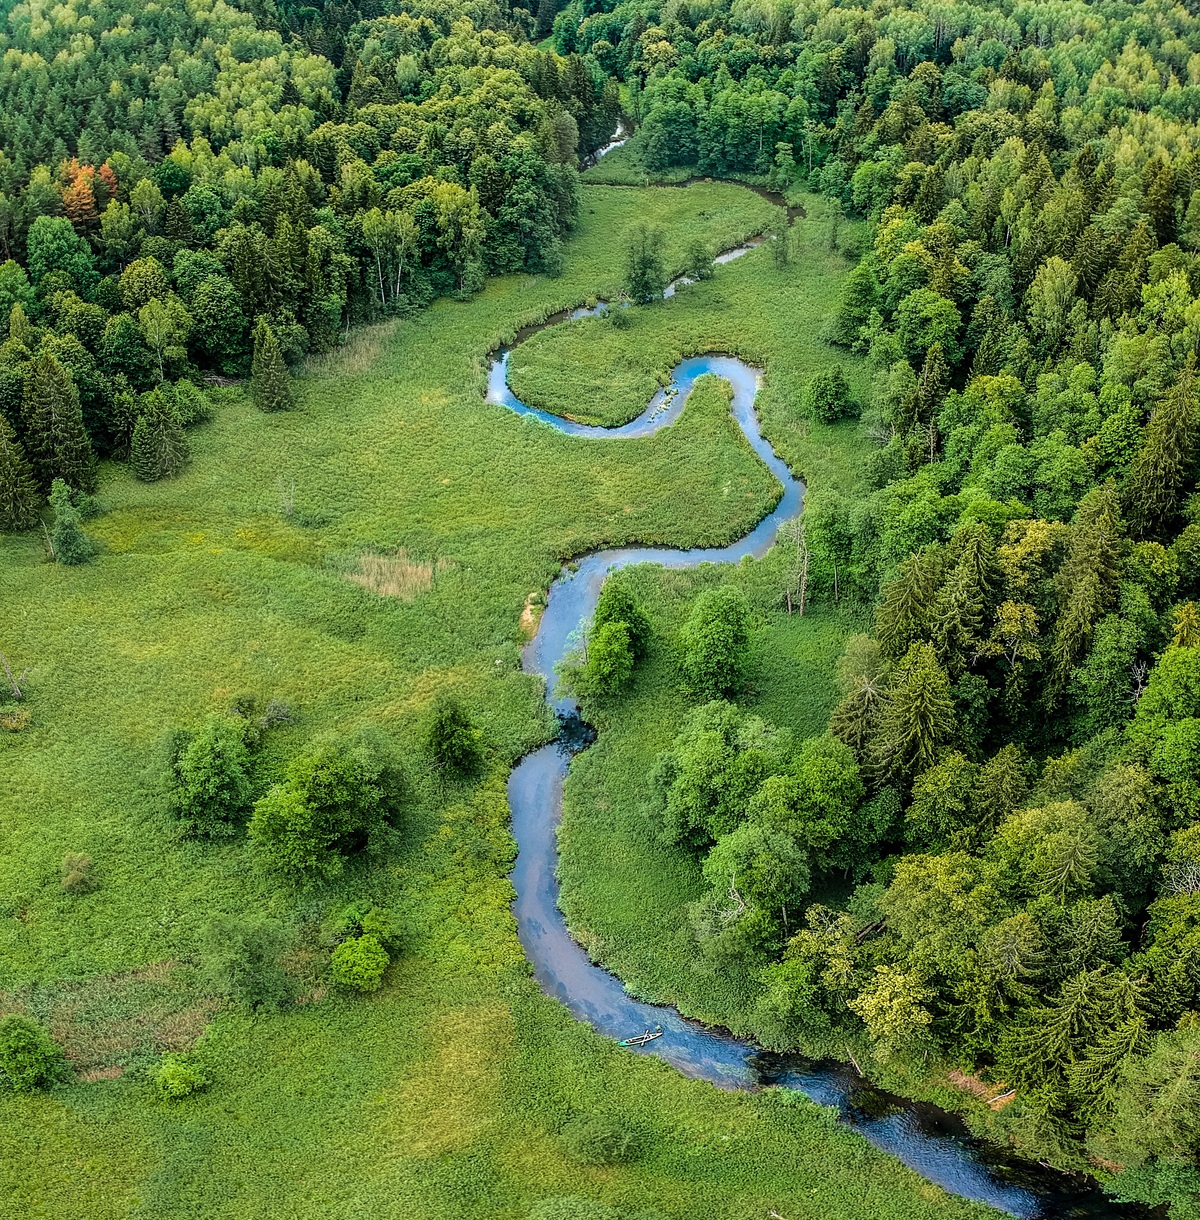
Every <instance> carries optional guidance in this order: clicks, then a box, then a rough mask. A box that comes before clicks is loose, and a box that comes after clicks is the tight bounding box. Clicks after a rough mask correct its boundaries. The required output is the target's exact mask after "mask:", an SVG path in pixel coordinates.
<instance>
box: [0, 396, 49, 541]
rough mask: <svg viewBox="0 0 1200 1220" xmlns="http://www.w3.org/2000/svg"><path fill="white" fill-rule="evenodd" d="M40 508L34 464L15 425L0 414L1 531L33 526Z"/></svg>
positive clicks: (24, 528)
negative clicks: (26, 453)
mask: <svg viewBox="0 0 1200 1220" xmlns="http://www.w3.org/2000/svg"><path fill="white" fill-rule="evenodd" d="M40 508H41V497H40V496H39V495H38V488H37V482H36V480H35V479H34V477H33V468H32V467H31V466H30V465H29V462H28V461H27V460H26V458H25V450H24V449H23V448H22V447H21V442H20V441H19V440H17V434H16V433H15V432H14V431H13V429H12V425H11V424H10V423H9V422H8V420H7V419H5V418H4V416H3V415H2V414H0V531H4V530H27V529H30V528H31V527H32V526H34V525H36V524H37V521H38V514H39V511H40Z"/></svg>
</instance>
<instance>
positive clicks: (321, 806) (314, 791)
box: [249, 741, 402, 880]
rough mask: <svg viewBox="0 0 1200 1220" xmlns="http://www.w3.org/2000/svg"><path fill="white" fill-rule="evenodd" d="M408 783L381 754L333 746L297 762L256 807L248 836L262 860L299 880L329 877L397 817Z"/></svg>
mask: <svg viewBox="0 0 1200 1220" xmlns="http://www.w3.org/2000/svg"><path fill="white" fill-rule="evenodd" d="M401 797H402V780H401V777H400V774H399V772H398V770H397V768H396V766H395V764H393V763H392V762H391V760H390V759H388V757H387V756H386V754H384V753H383V751H382V750H381V749H379V748H378V747H375V746H373V745H371V744H370V743H367V742H363V741H333V742H328V743H326V744H323V745H318V746H315V747H314V748H313V749H311V750H309V751H308V752H307V753H304V754H301V755H299V756H298V757H296V758H294V759H292V761H291V762H290V763H289V764H288V767H287V772H286V778H285V779H284V780H283V782H282V783H279V784H276V785H275V787H273V788H272V789H271V790H270V791H269V792H268V793H267V794H266V795H265V796H263V797H262V798H260V799H259V801H258V802H257V803H256V804H255V806H254V813H253V815H252V816H251V818H250V825H249V832H250V839H251V841H252V842H253V844H254V846H255V847H256V848H257V850H258V852H259V855H260V858H261V859H262V861H263V863H264V864H265V865H266V866H267V867H268V868H271V869H273V870H276V871H278V872H280V873H283V874H285V875H288V876H290V877H292V878H295V879H297V880H331V879H332V878H335V877H337V876H339V875H340V874H341V873H342V871H343V869H344V868H345V863H346V859H347V857H349V856H351V855H354V854H356V853H357V852H360V851H362V850H364V849H366V848H369V847H372V846H373V845H375V844H376V843H377V841H378V839H379V838H380V836H381V835H382V834H383V832H384V830H385V829H386V828H387V826H388V825H390V824H392V823H394V822H395V820H396V818H397V817H398V815H399V807H400V801H401Z"/></svg>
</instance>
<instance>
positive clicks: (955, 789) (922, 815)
mask: <svg viewBox="0 0 1200 1220" xmlns="http://www.w3.org/2000/svg"><path fill="white" fill-rule="evenodd" d="M978 770H979V769H978V767H976V765H975V764H974V763H973V762H971V761H970V760H969V759H968V758H965V757H964V756H963V755H962V754H960V753H958V751H955V752H954V753H952V754H948V755H946V757H945V758H944V759H942V761H941V762H939V763H938V764H937V765H936V766H933V767H930V768H929V770H927V771H923V772H922V773H921V774H920V775H918V776H917V777H916V779H915V780H913V788H912V804H911V805H909V807H908V812H907V813H906V814H905V833H906V837H907V838H908V839H909V841H910V843H911V844H912V846H913V847H914V848H915V849H917V850H918V851H937V850H940V849H941V848H944V847H946V846H948V845H949V844H951V843H955V842H957V841H959V839H960V838H961V837H962V836H963V835H964V834H965V832H968V831H969V830H970V829H971V825H972V821H973V814H974V809H973V803H974V802H973V797H974V791H975V784H976V781H977V776H978Z"/></svg>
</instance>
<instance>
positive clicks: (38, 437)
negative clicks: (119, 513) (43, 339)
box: [23, 351, 96, 491]
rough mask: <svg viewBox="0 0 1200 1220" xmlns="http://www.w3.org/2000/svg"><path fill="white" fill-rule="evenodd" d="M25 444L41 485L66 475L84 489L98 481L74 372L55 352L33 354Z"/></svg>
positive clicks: (27, 386) (27, 390) (28, 378)
mask: <svg viewBox="0 0 1200 1220" xmlns="http://www.w3.org/2000/svg"><path fill="white" fill-rule="evenodd" d="M23 408H24V413H25V445H26V449H27V451H28V453H29V462H30V465H31V466H32V467H33V473H34V476H35V477H36V479H37V481H38V484H39V485H40V486H41V487H42V488H43V489H45V488H48V487H49V486H50V484H51V483H53V482H54V480H55V479H62V480H63V481H64V482H66V483H68V484H70V486H72V487H77V488H79V489H80V490H81V491H92V490H93V489H94V487H95V485H96V469H95V468H96V462H95V456H94V455H93V453H92V444H91V441H89V440H88V434H87V430H86V429H85V428H84V426H83V412H82V411H81V410H80V406H79V391H78V390H77V389H76V388H75V379H74V378H73V377H72V376H71V371H70V370H69V369H68V368H66V367H65V366H64V365H62V364H61V363H59V361H58V360H57V359H56V358H55V357H54V356H53V355H52V354H51V353H50V352H45V351H44V352H41V353H39V354H38V355H37V356H35V357H34V359H33V360H32V362H31V363H30V366H29V372H28V374H27V375H26V378H25V398H24V403H23Z"/></svg>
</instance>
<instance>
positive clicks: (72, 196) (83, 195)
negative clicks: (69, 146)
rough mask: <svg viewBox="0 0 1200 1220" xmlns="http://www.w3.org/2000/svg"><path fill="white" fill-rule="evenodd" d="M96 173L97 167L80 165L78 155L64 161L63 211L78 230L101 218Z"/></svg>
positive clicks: (62, 175)
mask: <svg viewBox="0 0 1200 1220" xmlns="http://www.w3.org/2000/svg"><path fill="white" fill-rule="evenodd" d="M95 175H96V170H95V167H94V166H91V165H80V164H79V159H78V158H77V157H72V158H71V159H70V160H69V161H64V162H63V165H62V171H61V177H62V181H63V192H62V197H63V211H64V212H66V214H67V218H68V219H69V220H70V222H71V223H72V224H73V225H74V226H75V228H76V229H77V230H78V229H86V228H88V227H89V226H91V225H94V224H95V223H96V221H97V220H99V218H100V213H99V211H98V210H97V208H96V189H95V186H94V185H93V183H94V181H95Z"/></svg>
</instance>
